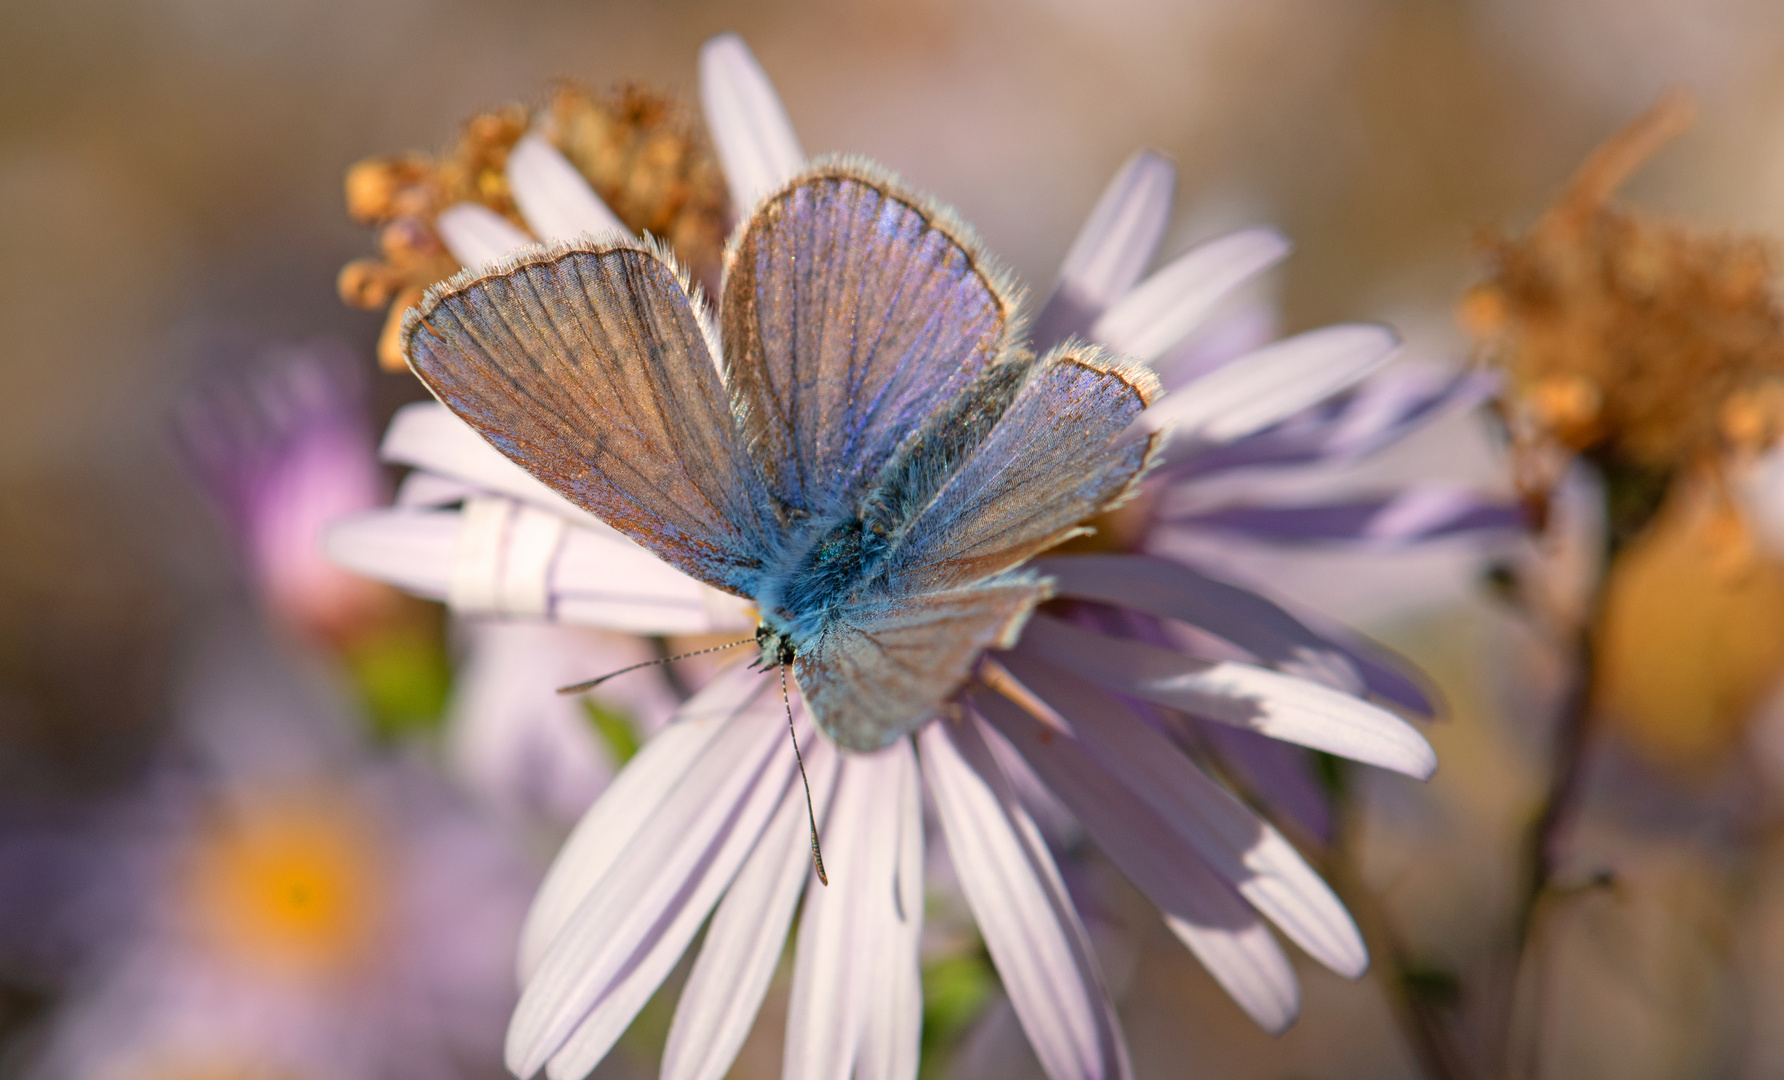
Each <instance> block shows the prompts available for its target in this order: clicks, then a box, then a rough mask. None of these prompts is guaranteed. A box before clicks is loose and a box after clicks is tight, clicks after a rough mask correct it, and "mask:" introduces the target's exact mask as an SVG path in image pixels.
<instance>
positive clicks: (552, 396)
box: [403, 242, 778, 596]
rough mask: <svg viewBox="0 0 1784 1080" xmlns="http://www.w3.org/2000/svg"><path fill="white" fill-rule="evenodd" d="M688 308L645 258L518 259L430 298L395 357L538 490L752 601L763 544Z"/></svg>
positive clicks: (748, 477) (758, 492)
mask: <svg viewBox="0 0 1784 1080" xmlns="http://www.w3.org/2000/svg"><path fill="white" fill-rule="evenodd" d="M696 303H697V299H696V298H695V297H692V296H690V293H689V291H688V289H687V285H686V278H685V277H684V276H683V275H681V274H680V273H679V272H678V271H677V269H676V267H675V265H674V263H673V262H672V261H671V260H670V258H669V256H668V255H667V254H666V253H664V252H662V251H660V250H659V249H657V248H656V247H655V246H654V245H648V244H636V243H628V242H619V243H615V242H603V243H590V242H575V243H571V244H567V245H556V246H552V247H549V248H543V249H531V250H528V251H526V252H523V253H522V254H520V255H519V256H517V257H515V258H513V259H510V260H507V261H505V262H503V263H501V264H498V265H497V266H496V267H495V268H493V269H491V270H490V271H488V272H486V273H483V274H476V273H472V272H466V273H463V274H460V275H458V276H457V277H455V278H453V279H451V280H450V281H447V282H446V283H444V284H443V285H441V286H437V287H436V288H435V289H433V290H432V291H430V292H429V293H428V295H427V296H426V297H424V298H423V300H422V302H421V304H420V305H419V306H418V307H417V308H416V309H415V310H414V311H412V312H410V314H409V316H408V318H407V319H406V320H405V322H404V326H403V344H404V351H405V352H406V354H407V355H408V357H409V365H410V367H411V368H413V369H414V371H415V374H416V375H418V376H419V377H420V378H421V381H422V382H423V383H425V384H426V385H427V387H428V389H429V390H431V391H432V392H433V394H434V396H435V397H437V398H439V399H440V401H441V402H443V403H444V404H445V405H446V406H447V407H448V408H450V409H451V410H452V411H453V412H454V413H456V414H458V416H459V417H460V418H462V419H463V420H464V421H465V422H466V423H468V424H470V425H471V427H473V428H474V429H476V430H477V431H478V432H479V433H480V434H482V435H483V437H484V438H485V439H488V440H489V442H490V443H491V444H492V445H494V446H495V447H496V448H497V449H498V450H500V451H502V453H504V454H506V455H507V456H508V457H510V458H512V459H513V460H514V461H515V462H516V463H518V464H519V465H521V466H522V467H523V468H525V469H526V470H527V471H528V472H530V473H532V474H533V475H534V476H537V477H538V478H539V479H540V480H542V481H544V482H545V483H546V484H547V485H549V486H550V487H551V488H552V489H554V490H556V491H557V492H559V493H560V494H562V495H563V496H564V497H565V498H567V499H569V500H570V501H572V502H574V503H576V504H577V505H579V506H582V507H584V508H585V509H587V510H588V511H589V512H590V513H593V514H595V515H596V516H598V517H600V518H601V519H602V520H603V521H606V522H607V523H608V524H610V525H612V526H613V527H614V528H616V529H618V530H620V531H621V532H623V533H625V534H626V535H628V536H630V537H631V538H632V539H634V540H636V541H638V542H639V543H640V544H642V545H644V547H646V548H648V549H649V550H651V551H653V552H655V553H656V554H657V555H658V556H660V557H661V558H663V559H664V560H666V561H668V562H669V563H671V564H672V565H674V566H676V567H678V568H680V569H681V570H684V571H686V572H687V573H689V574H691V575H693V576H694V577H696V578H699V579H700V580H702V581H705V582H707V583H708V584H711V585H713V586H715V587H717V588H720V589H725V590H728V591H730V592H733V593H737V594H739V595H744V596H751V595H754V592H755V587H756V584H755V581H756V575H757V572H758V570H759V568H760V566H761V565H762V563H763V562H764V561H765V560H767V559H768V558H770V557H771V555H772V553H773V550H774V548H775V545H776V538H777V536H778V531H777V526H776V525H775V522H774V519H773V516H772V510H771V508H770V505H769V503H768V500H767V496H766V492H765V491H764V489H763V487H762V484H761V481H760V479H759V477H758V476H757V474H756V471H755V469H754V467H753V466H752V464H751V463H750V460H749V457H748V455H747V454H745V453H744V451H743V448H742V445H741V442H740V440H739V438H738V433H737V430H736V427H735V424H734V422H733V421H732V419H731V414H730V410H729V408H728V406H727V403H726V395H725V389H724V386H723V384H722V382H721V381H720V378H719V374H718V369H717V367H716V365H715V363H714V359H715V358H714V355H713V350H714V349H715V340H714V335H713V334H712V333H711V329H710V327H709V326H708V325H707V324H706V322H705V320H704V319H703V318H702V314H701V312H700V311H699V310H698V309H697V308H696Z"/></svg>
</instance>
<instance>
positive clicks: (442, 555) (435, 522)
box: [322, 510, 459, 600]
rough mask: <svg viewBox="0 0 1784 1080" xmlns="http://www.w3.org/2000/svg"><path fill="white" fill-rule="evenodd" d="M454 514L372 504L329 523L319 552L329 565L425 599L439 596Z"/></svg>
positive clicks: (454, 537) (445, 582) (448, 565)
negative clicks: (374, 507)
mask: <svg viewBox="0 0 1784 1080" xmlns="http://www.w3.org/2000/svg"><path fill="white" fill-rule="evenodd" d="M458 524H459V522H458V514H457V513H456V512H453V511H446V510H374V511H372V512H371V513H366V514H354V515H352V516H350V517H345V518H342V519H340V520H339V521H336V522H335V523H334V524H332V525H330V526H329V527H328V528H327V530H326V531H324V532H323V534H322V552H323V554H324V555H326V556H328V558H329V560H330V561H331V562H333V563H334V564H335V565H337V566H339V567H341V568H343V569H346V570H351V571H353V572H354V573H356V574H363V575H364V576H366V577H369V578H372V579H374V580H377V581H383V582H386V583H388V584H391V585H395V586H396V587H397V588H399V589H402V590H403V591H404V592H409V593H414V594H415V595H416V596H420V597H425V598H426V599H429V600H445V599H446V592H447V589H448V587H449V584H450V582H451V577H452V553H453V551H454V550H455V548H456V547H457V544H458Z"/></svg>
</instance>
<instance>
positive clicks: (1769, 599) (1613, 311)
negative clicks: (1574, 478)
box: [1461, 93, 1784, 776]
mask: <svg viewBox="0 0 1784 1080" xmlns="http://www.w3.org/2000/svg"><path fill="white" fill-rule="evenodd" d="M1692 119H1693V110H1692V107H1691V105H1690V102H1689V101H1688V99H1687V98H1686V97H1685V96H1684V95H1683V94H1677V93H1675V94H1671V95H1668V96H1666V97H1664V98H1662V99H1661V100H1660V101H1659V102H1658V103H1657V104H1655V106H1654V107H1653V108H1652V109H1650V110H1649V111H1648V112H1647V113H1646V114H1645V115H1643V116H1642V117H1640V118H1638V119H1637V120H1636V121H1635V122H1634V123H1632V124H1631V125H1629V126H1628V127H1627V128H1625V129H1624V130H1623V131H1621V132H1619V133H1617V134H1616V135H1614V136H1612V137H1611V138H1610V139H1609V140H1608V141H1606V142H1605V143H1604V144H1603V145H1602V146H1600V147H1599V148H1598V149H1597V150H1596V151H1594V152H1593V153H1592V155H1591V156H1590V157H1588V158H1587V159H1586V162H1585V164H1584V165H1582V166H1581V167H1580V170H1579V172H1578V173H1576V174H1575V175H1574V177H1573V179H1572V181H1571V182H1570V183H1569V184H1568V186H1567V188H1566V190H1565V191H1564V192H1563V193H1562V195H1561V197H1560V199H1559V200H1558V201H1557V202H1556V204H1555V205H1554V206H1553V207H1552V208H1551V209H1549V210H1548V211H1547V212H1546V213H1545V214H1544V215H1543V216H1542V217H1541V218H1540V219H1539V220H1538V221H1537V223H1536V224H1535V226H1534V227H1532V228H1531V229H1530V231H1529V232H1528V233H1526V234H1525V235H1523V236H1518V237H1503V236H1501V237H1495V238H1492V239H1490V240H1489V241H1488V243H1487V250H1488V255H1489V258H1490V272H1489V276H1488V277H1487V279H1486V280H1485V281H1483V282H1481V283H1480V284H1479V285H1477V286H1475V288H1474V289H1473V290H1471V291H1470V292H1469V294H1468V295H1467V297H1466V298H1465V299H1464V301H1463V303H1462V309H1461V319H1462V323H1463V325H1464V326H1465V327H1466V328H1467V329H1468V330H1469V331H1470V332H1472V333H1473V335H1474V336H1475V338H1476V340H1477V342H1478V343H1479V347H1480V353H1481V359H1482V360H1484V361H1485V362H1487V363H1491V364H1494V365H1496V366H1498V367H1500V368H1502V369H1503V370H1504V371H1505V372H1506V375H1507V386H1506V390H1505V392H1504V399H1503V401H1502V403H1501V404H1502V412H1503V415H1504V416H1505V419H1506V422H1507V425H1508V427H1509V428H1510V432H1511V436H1512V468H1513V472H1514V476H1515V478H1516V480H1517V482H1518V484H1519V487H1520V490H1521V491H1522V492H1523V493H1524V495H1525V497H1526V499H1527V501H1528V502H1529V503H1530V504H1531V507H1532V509H1533V510H1534V511H1535V512H1536V513H1535V519H1536V520H1537V521H1541V520H1542V510H1543V508H1544V507H1545V506H1546V503H1547V498H1548V495H1549V492H1550V491H1551V490H1552V488H1553V486H1554V484H1555V483H1556V482H1557V481H1558V480H1559V478H1560V474H1561V471H1562V469H1563V468H1564V467H1565V466H1566V464H1567V463H1568V462H1569V461H1570V460H1572V459H1573V458H1574V457H1575V456H1576V455H1578V456H1582V457H1585V458H1586V459H1588V460H1590V461H1591V462H1593V463H1594V464H1595V465H1596V466H1597V467H1598V469H1599V471H1600V472H1601V473H1602V475H1603V477H1604V481H1605V494H1606V511H1607V517H1608V523H1609V526H1610V536H1609V541H1610V552H1611V554H1612V556H1613V558H1612V559H1611V560H1610V563H1609V568H1608V572H1607V574H1606V577H1605V579H1604V581H1603V582H1602V584H1601V585H1600V587H1599V591H1598V595H1599V597H1600V605H1601V606H1600V608H1599V613H1598V617H1597V620H1596V623H1595V626H1594V628H1593V634H1594V636H1595V638H1596V642H1597V649H1596V652H1597V655H1598V657H1599V666H1598V670H1597V673H1596V677H1595V681H1594V685H1593V698H1594V701H1595V703H1596V710H1597V711H1598V712H1600V713H1601V714H1602V716H1603V717H1604V719H1605V720H1606V721H1607V722H1608V723H1609V724H1610V725H1611V727H1612V728H1613V729H1614V730H1616V731H1617V732H1618V733H1619V734H1620V735H1621V736H1622V737H1623V739H1624V740H1625V742H1626V743H1627V744H1628V745H1630V746H1632V747H1633V748H1635V749H1636V750H1637V751H1638V752H1640V753H1641V754H1643V755H1644V756H1645V757H1647V758H1649V759H1650V760H1652V761H1654V762H1655V763H1657V764H1661V765H1663V766H1665V767H1667V768H1669V769H1671V770H1673V771H1674V772H1676V773H1678V774H1681V775H1685V776H1694V775H1695V776H1702V775H1708V774H1712V773H1713V772H1714V770H1715V768H1716V767H1717V765H1718V763H1719V762H1721V761H1722V760H1723V758H1724V756H1725V754H1726V753H1727V752H1728V751H1729V749H1730V748H1731V747H1733V746H1734V745H1735V744H1736V739H1737V737H1738V736H1739V735H1740V733H1741V732H1742V730H1743V728H1744V725H1745V723H1746V721H1747V720H1748V719H1749V718H1750V717H1751V716H1752V714H1753V711H1754V709H1755V708H1756V707H1757V705H1758V703H1759V702H1760V700H1761V699H1762V698H1763V697H1764V695H1765V694H1766V693H1767V692H1769V690H1770V689H1771V688H1772V687H1773V686H1774V685H1775V683H1776V681H1777V679H1778V677H1779V675H1780V673H1784V565H1781V564H1779V563H1778V562H1777V561H1775V560H1773V559H1770V558H1768V557H1767V556H1766V555H1765V553H1764V552H1763V551H1762V550H1761V549H1760V548H1759V546H1758V545H1757V544H1756V543H1755V540H1754V537H1753V534H1752V532H1751V530H1750V528H1749V527H1748V524H1747V522H1746V520H1745V517H1744V515H1743V513H1742V510H1741V507H1740V505H1739V503H1738V502H1737V500H1736V499H1735V497H1734V496H1733V494H1732V488H1733V484H1732V482H1731V480H1732V477H1731V475H1730V474H1731V470H1733V469H1736V468H1738V467H1740V465H1741V464H1742V463H1743V462H1746V461H1750V460H1751V459H1752V458H1754V457H1755V456H1757V455H1758V454H1759V453H1760V452H1762V451H1764V450H1766V449H1768V448H1769V447H1771V446H1772V445H1774V444H1775V443H1776V442H1777V441H1778V439H1779V436H1780V434H1784V307H1781V306H1780V303H1779V299H1778V296H1777V294H1776V291H1775V287H1774V284H1773V282H1774V274H1775V269H1776V268H1775V266H1774V260H1775V258H1776V253H1775V251H1774V249H1773V247H1772V245H1771V244H1770V243H1769V242H1767V241H1765V240H1763V239H1761V238H1758V237H1753V236H1742V235H1736V234H1732V233H1710V232H1704V231H1699V230H1695V229H1692V228H1689V227H1687V226H1685V225H1682V224H1679V223H1676V222H1671V221H1665V220H1661V219H1658V218H1655V217H1653V216H1650V215H1648V214H1644V213H1642V212H1640V211H1638V210H1633V209H1629V208H1626V207H1621V206H1617V205H1613V203H1612V202H1611V198H1612V194H1613V193H1614V192H1615V191H1616V189H1617V187H1618V186H1619V185H1621V184H1622V182H1623V181H1624V180H1625V179H1626V178H1627V177H1628V176H1629V174H1630V173H1632V172H1633V171H1634V170H1635V169H1636V168H1637V167H1639V166H1640V165H1641V164H1642V163H1643V162H1644V161H1646V160H1647V159H1648V158H1649V157H1650V156H1652V155H1653V153H1654V152H1655V151H1656V150H1658V149H1659V148H1660V147H1661V146H1662V145H1664V144H1665V143H1666V142H1667V141H1668V140H1670V139H1672V138H1673V137H1674V136H1676V135H1678V134H1679V133H1680V132H1682V131H1683V130H1685V129H1686V128H1687V127H1689V126H1690V124H1691V122H1692Z"/></svg>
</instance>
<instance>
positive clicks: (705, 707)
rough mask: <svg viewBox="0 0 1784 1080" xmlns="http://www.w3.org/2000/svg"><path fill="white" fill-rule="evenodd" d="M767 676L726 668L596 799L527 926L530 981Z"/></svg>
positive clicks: (524, 954)
mask: <svg viewBox="0 0 1784 1080" xmlns="http://www.w3.org/2000/svg"><path fill="white" fill-rule="evenodd" d="M760 679H761V676H760V675H759V674H758V673H756V672H752V671H749V670H747V669H745V668H743V667H741V666H739V667H734V668H731V669H729V670H727V671H725V672H722V673H721V674H720V675H719V676H718V677H717V678H715V679H713V680H712V682H711V683H709V684H707V686H706V687H705V688H704V689H703V690H701V691H700V692H699V693H698V694H695V695H694V697H693V698H692V699H690V700H689V701H688V703H687V704H686V705H683V706H682V708H681V711H680V712H679V713H678V714H677V716H676V719H675V720H674V721H673V722H672V723H670V724H669V725H668V726H667V727H665V728H663V730H662V731H660V732H658V733H657V735H656V737H655V738H653V739H651V740H650V741H649V742H647V743H645V744H644V746H643V748H642V749H640V750H639V751H638V753H637V755H636V756H635V757H633V758H632V760H631V761H629V762H627V763H626V767H625V768H624V769H621V770H620V773H619V775H618V776H616V777H614V778H613V783H612V784H610V785H608V787H607V790H606V791H604V792H602V793H601V797H600V799H598V800H596V802H595V805H593V806H591V807H589V811H588V813H587V814H585V815H583V818H582V820H581V821H580V822H579V823H577V826H576V828H575V829H573V830H571V832H570V836H569V838H568V839H566V840H565V841H564V846H563V847H562V848H561V849H559V851H558V854H557V858H556V859H554V860H552V864H551V869H550V870H549V871H547V872H546V875H545V880H544V882H543V883H542V884H541V885H540V886H539V893H538V895H537V896H535V897H534V898H533V906H532V909H531V910H529V911H528V912H527V919H526V924H525V926H524V927H522V929H521V934H520V946H519V954H518V962H517V970H518V974H519V979H520V984H521V985H522V986H525V985H526V984H527V983H528V982H529V981H530V980H531V979H532V977H533V972H534V971H535V970H537V968H538V967H539V963H540V961H541V960H542V959H544V956H545V950H546V949H547V948H548V947H549V946H550V945H551V943H552V941H553V940H554V939H555V938H556V937H557V936H558V932H559V931H561V930H562V929H563V928H564V924H565V923H567V922H569V921H570V916H571V915H572V914H573V913H574V912H575V911H576V908H577V905H579V904H581V903H582V900H583V898H584V897H585V896H587V895H588V893H589V890H591V889H593V888H594V887H595V885H596V883H598V882H599V881H600V880H601V878H602V876H603V875H605V874H606V873H607V871H608V869H609V868H610V867H611V866H612V865H613V861H614V860H615V859H617V858H619V855H620V852H622V851H624V850H625V847H626V845H627V844H628V843H630V842H631V840H632V837H633V836H635V835H636V834H637V832H638V830H639V829H640V828H642V827H643V826H644V824H645V823H646V822H647V821H649V820H650V818H651V815H652V814H653V813H654V812H655V810H656V808H657V804H658V803H660V802H662V801H663V800H664V799H665V798H666V797H668V793H669V792H670V791H672V790H673V789H674V787H675V785H676V784H677V783H678V782H679V781H680V780H681V778H682V775H683V774H684V773H686V772H687V770H688V768H689V767H690V766H691V765H692V764H693V763H694V761H695V759H697V758H698V757H699V756H700V755H701V753H703V752H704V751H705V749H706V747H707V745H708V744H709V743H711V741H712V740H713V739H714V738H715V737H717V736H718V735H719V733H720V732H722V731H724V730H726V729H727V728H728V727H729V726H730V724H731V722H732V717H733V714H734V713H736V712H737V711H738V710H737V702H738V701H739V700H740V699H742V698H744V697H745V696H746V695H748V694H749V693H751V692H752V691H755V690H758V689H759V687H758V683H759V681H760Z"/></svg>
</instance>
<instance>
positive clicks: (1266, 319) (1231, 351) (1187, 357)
mask: <svg viewBox="0 0 1784 1080" xmlns="http://www.w3.org/2000/svg"><path fill="white" fill-rule="evenodd" d="M1259 291H1261V290H1259ZM1281 323H1282V316H1281V313H1280V312H1278V311H1277V304H1276V300H1275V299H1274V298H1273V297H1271V296H1268V295H1255V294H1252V295H1247V296H1245V297H1244V298H1243V299H1242V300H1240V301H1239V302H1237V303H1234V304H1230V305H1226V306H1223V307H1221V308H1220V309H1219V310H1217V311H1216V312H1214V314H1213V315H1212V316H1211V317H1210V318H1209V320H1208V321H1207V322H1206V323H1204V324H1202V325H1201V326H1199V327H1197V328H1196V330H1195V331H1194V332H1193V333H1191V334H1190V335H1189V336H1188V337H1186V338H1184V339H1183V340H1182V341H1180V342H1178V343H1177V344H1176V345H1173V346H1171V348H1169V349H1167V350H1165V354H1164V355H1163V356H1160V357H1159V358H1158V359H1157V360H1154V361H1153V362H1152V370H1154V371H1156V372H1158V380H1159V383H1160V384H1161V385H1162V386H1163V387H1164V388H1165V392H1166V393H1167V394H1168V393H1171V392H1172V391H1175V390H1176V389H1177V388H1178V387H1181V386H1183V385H1185V384H1186V383H1189V382H1190V381H1192V380H1195V379H1199V378H1201V377H1202V376H1203V375H1206V374H1208V373H1209V372H1210V371H1216V370H1218V369H1220V368H1223V367H1225V366H1227V365H1228V364H1230V363H1232V362H1233V361H1235V360H1238V359H1240V358H1242V357H1245V356H1248V355H1250V354H1251V353H1253V352H1256V351H1257V350H1258V349H1261V348H1263V347H1264V346H1265V345H1268V344H1269V343H1270V342H1272V341H1275V340H1276V339H1277V338H1279V337H1281V336H1282V327H1281Z"/></svg>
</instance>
